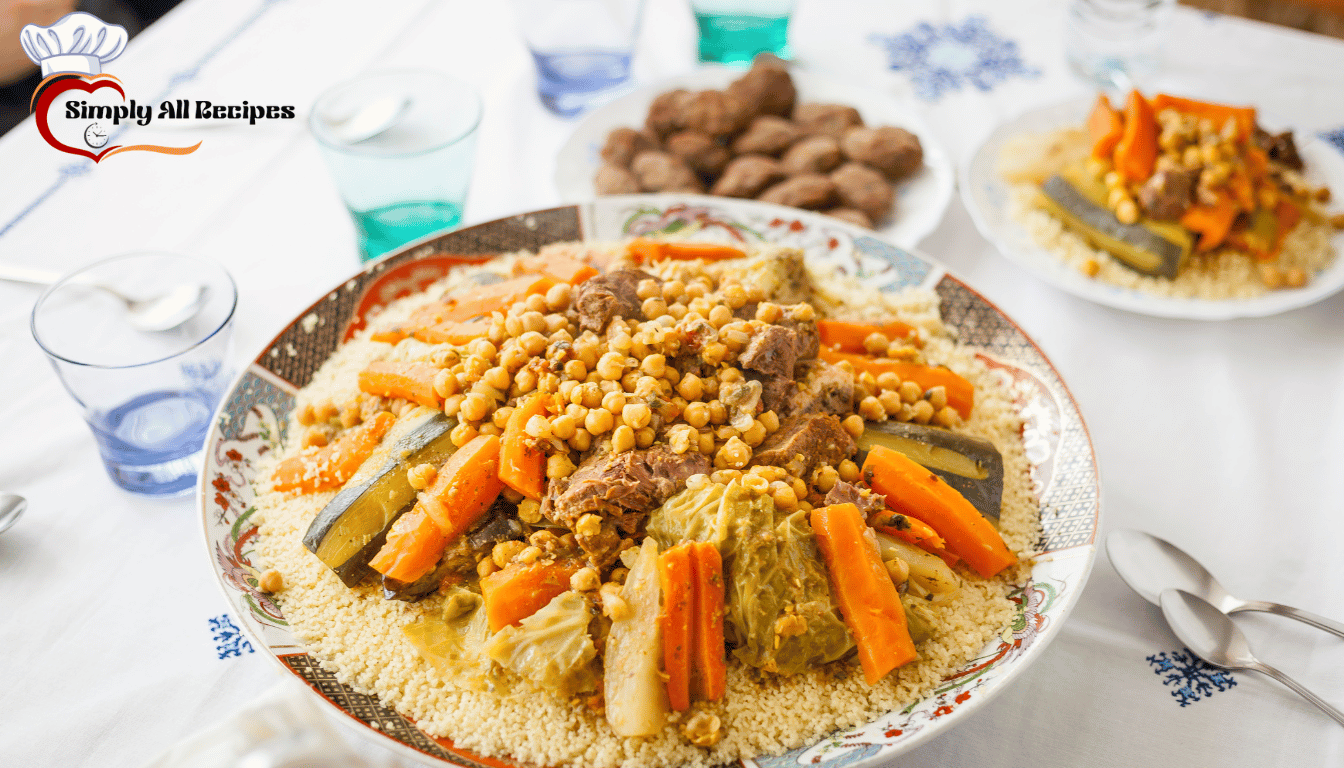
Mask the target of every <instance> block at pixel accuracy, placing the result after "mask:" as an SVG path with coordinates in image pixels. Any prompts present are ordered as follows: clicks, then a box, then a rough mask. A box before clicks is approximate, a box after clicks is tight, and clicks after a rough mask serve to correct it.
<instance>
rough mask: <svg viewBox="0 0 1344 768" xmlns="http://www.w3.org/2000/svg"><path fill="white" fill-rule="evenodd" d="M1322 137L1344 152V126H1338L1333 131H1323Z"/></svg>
mask: <svg viewBox="0 0 1344 768" xmlns="http://www.w3.org/2000/svg"><path fill="white" fill-rule="evenodd" d="M1321 138H1322V139H1325V140H1326V141H1328V142H1330V143H1331V144H1332V145H1334V147H1335V149H1338V150H1339V151H1340V152H1344V128H1336V129H1335V130H1333V131H1322V132H1321Z"/></svg>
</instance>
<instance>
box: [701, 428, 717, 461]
mask: <svg viewBox="0 0 1344 768" xmlns="http://www.w3.org/2000/svg"><path fill="white" fill-rule="evenodd" d="M697 439H698V440H699V441H700V446H699V447H700V453H702V454H704V455H706V456H710V455H712V454H713V453H714V433H713V432H709V431H705V432H701V433H699V436H698V437H697Z"/></svg>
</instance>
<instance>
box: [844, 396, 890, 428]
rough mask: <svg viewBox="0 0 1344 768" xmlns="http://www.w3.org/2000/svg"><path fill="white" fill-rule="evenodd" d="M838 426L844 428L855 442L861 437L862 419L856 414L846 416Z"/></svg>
mask: <svg viewBox="0 0 1344 768" xmlns="http://www.w3.org/2000/svg"><path fill="white" fill-rule="evenodd" d="M883 394H886V393H883ZM840 425H841V426H842V427H844V428H845V431H846V432H848V433H849V436H850V437H852V438H854V439H855V440H858V439H859V438H860V437H862V436H863V417H862V416H859V415H858V414H854V413H851V414H850V415H848V416H846V417H845V420H844V421H842V422H840Z"/></svg>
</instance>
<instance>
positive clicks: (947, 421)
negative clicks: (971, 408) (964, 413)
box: [933, 407, 961, 427]
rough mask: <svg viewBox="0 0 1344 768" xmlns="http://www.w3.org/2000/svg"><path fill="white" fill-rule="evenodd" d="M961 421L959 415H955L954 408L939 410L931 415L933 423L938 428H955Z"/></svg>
mask: <svg viewBox="0 0 1344 768" xmlns="http://www.w3.org/2000/svg"><path fill="white" fill-rule="evenodd" d="M960 420H961V414H959V413H957V411H956V409H955V408H946V407H944V408H939V409H938V412H937V413H935V414H933V423H934V424H937V425H938V426H940V427H952V426H956V423H957V422H958V421H960Z"/></svg>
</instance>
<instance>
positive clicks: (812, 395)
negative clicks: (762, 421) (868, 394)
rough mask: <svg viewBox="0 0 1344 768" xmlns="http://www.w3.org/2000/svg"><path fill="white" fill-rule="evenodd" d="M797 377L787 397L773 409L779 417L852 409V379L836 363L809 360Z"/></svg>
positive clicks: (847, 412)
mask: <svg viewBox="0 0 1344 768" xmlns="http://www.w3.org/2000/svg"><path fill="white" fill-rule="evenodd" d="M798 379H799V381H798V386H797V387H795V388H794V389H793V391H792V392H790V396H789V399H788V400H787V401H786V402H785V403H784V404H783V405H782V406H781V407H780V408H777V409H775V411H776V412H777V413H778V414H779V415H780V416H794V415H799V414H809V413H837V414H849V413H852V412H853V411H854V378H853V377H852V376H850V375H849V374H848V373H845V371H844V369H842V368H840V367H839V366H835V365H831V364H830V363H828V362H825V361H824V360H813V361H811V362H809V363H806V367H805V368H804V369H803V372H802V375H801V376H799V377H798Z"/></svg>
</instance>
